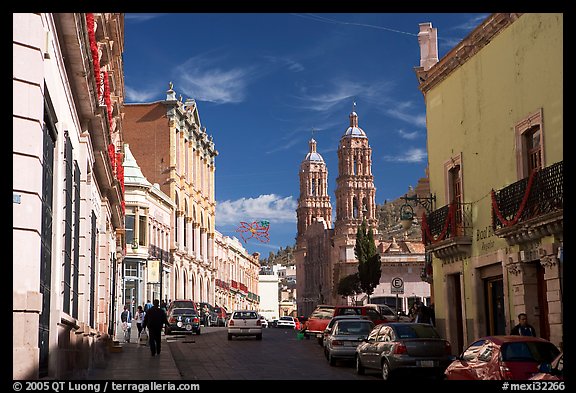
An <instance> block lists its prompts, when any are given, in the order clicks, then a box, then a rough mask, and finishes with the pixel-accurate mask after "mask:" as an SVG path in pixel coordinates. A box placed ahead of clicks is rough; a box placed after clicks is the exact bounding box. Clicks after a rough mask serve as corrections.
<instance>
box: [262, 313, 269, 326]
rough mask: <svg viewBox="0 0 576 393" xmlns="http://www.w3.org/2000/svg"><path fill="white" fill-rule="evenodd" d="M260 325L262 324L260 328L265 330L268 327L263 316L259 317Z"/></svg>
mask: <svg viewBox="0 0 576 393" xmlns="http://www.w3.org/2000/svg"><path fill="white" fill-rule="evenodd" d="M260 323H261V324H262V328H267V327H268V321H267V320H266V318H265V317H264V315H260Z"/></svg>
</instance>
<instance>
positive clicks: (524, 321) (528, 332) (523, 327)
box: [510, 312, 536, 337]
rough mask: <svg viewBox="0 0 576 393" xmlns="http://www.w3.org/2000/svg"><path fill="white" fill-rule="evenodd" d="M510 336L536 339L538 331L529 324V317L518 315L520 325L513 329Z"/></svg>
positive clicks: (523, 314) (522, 314)
mask: <svg viewBox="0 0 576 393" xmlns="http://www.w3.org/2000/svg"><path fill="white" fill-rule="evenodd" d="M510 334H512V335H515V336H534V337H536V329H534V327H533V326H532V325H530V324H529V323H528V316H527V315H526V313H523V312H522V313H520V314H518V325H516V326H514V327H513V328H512V331H511V332H510Z"/></svg>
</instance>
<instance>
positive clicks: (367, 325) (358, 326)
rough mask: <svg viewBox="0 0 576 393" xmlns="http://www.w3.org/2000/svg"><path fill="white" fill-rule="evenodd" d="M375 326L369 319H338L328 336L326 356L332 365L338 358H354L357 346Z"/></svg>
mask: <svg viewBox="0 0 576 393" xmlns="http://www.w3.org/2000/svg"><path fill="white" fill-rule="evenodd" d="M373 328H374V322H372V321H371V320H369V319H368V320H367V319H342V320H339V321H336V323H335V324H334V326H333V327H332V330H331V332H330V334H329V335H328V336H327V337H326V346H325V351H326V357H327V358H328V363H329V364H330V365H331V366H334V365H336V362H337V361H338V360H353V359H354V358H355V355H356V347H357V346H358V344H360V343H362V340H364V339H366V337H367V336H368V334H369V333H370V331H372V329H373Z"/></svg>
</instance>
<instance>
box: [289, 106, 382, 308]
mask: <svg viewBox="0 0 576 393" xmlns="http://www.w3.org/2000/svg"><path fill="white" fill-rule="evenodd" d="M309 145H310V151H309V152H308V154H307V155H306V157H305V158H304V160H303V161H302V163H301V165H300V197H299V199H298V208H297V210H296V211H297V218H298V233H297V235H296V250H295V253H294V255H295V259H296V283H297V293H298V301H297V305H298V312H299V314H301V315H309V314H310V313H311V312H312V311H313V310H314V308H315V307H316V305H317V304H324V303H326V304H340V303H342V302H343V301H344V299H342V298H341V297H340V296H338V294H337V293H336V290H335V288H336V286H337V285H338V282H339V281H340V279H341V278H342V277H344V276H347V275H349V274H352V273H354V272H356V271H357V269H358V263H357V261H356V257H355V255H354V245H355V244H356V231H357V228H358V226H359V225H360V224H361V223H362V220H363V219H366V222H367V223H368V226H369V227H370V228H372V229H373V230H374V233H375V234H377V227H378V221H377V219H376V202H375V197H376V188H375V187H374V178H373V176H372V157H371V156H372V149H371V147H370V145H369V142H368V137H367V136H366V133H365V132H364V130H362V128H360V127H359V126H358V114H357V113H356V112H355V111H353V112H352V113H350V125H349V127H348V128H347V129H346V130H345V132H344V135H342V137H341V138H340V144H339V146H338V177H337V179H336V192H335V193H336V220H335V222H334V226H332V206H331V203H330V197H329V196H328V169H327V167H326V163H325V162H324V159H323V158H322V156H321V155H320V154H319V153H318V152H317V151H316V141H315V140H314V139H312V140H310V142H309Z"/></svg>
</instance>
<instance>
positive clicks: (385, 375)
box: [382, 360, 391, 381]
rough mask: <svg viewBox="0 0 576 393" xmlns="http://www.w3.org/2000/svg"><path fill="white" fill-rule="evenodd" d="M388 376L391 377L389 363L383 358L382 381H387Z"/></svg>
mask: <svg viewBox="0 0 576 393" xmlns="http://www.w3.org/2000/svg"><path fill="white" fill-rule="evenodd" d="M390 378H391V371H390V365H389V364H388V362H387V361H386V360H384V361H383V362H382V379H383V380H384V381H389V380H390Z"/></svg>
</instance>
